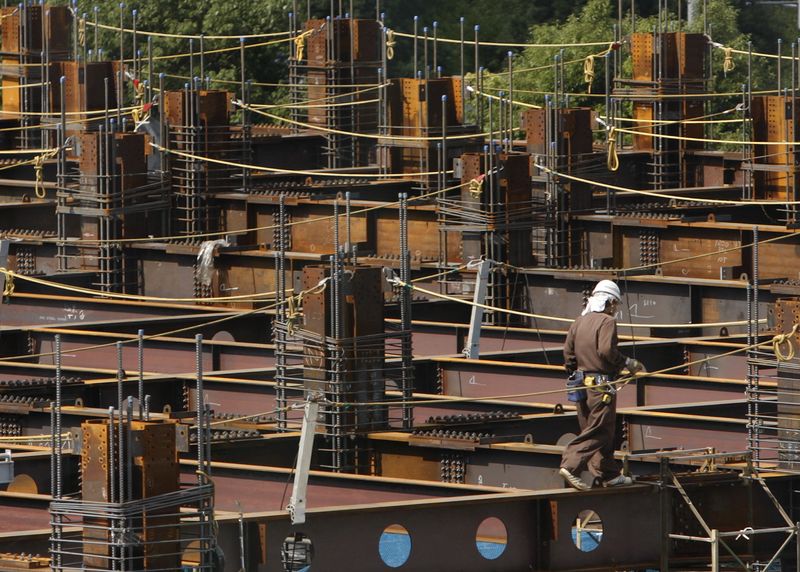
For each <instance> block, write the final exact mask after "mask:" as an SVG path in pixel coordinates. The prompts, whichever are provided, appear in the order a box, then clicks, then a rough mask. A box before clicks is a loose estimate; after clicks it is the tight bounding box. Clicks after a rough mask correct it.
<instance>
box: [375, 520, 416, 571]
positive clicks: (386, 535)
mask: <svg viewBox="0 0 800 572" xmlns="http://www.w3.org/2000/svg"><path fill="white" fill-rule="evenodd" d="M378 553H379V554H380V556H381V560H383V563H384V564H386V565H387V566H389V567H390V568H400V566H402V565H403V564H405V563H406V562H407V561H408V558H409V557H410V556H411V535H410V534H409V533H408V530H407V529H406V527H404V526H402V525H400V524H390V525H389V526H387V527H386V528H384V529H383V533H382V534H381V538H380V540H379V541H378Z"/></svg>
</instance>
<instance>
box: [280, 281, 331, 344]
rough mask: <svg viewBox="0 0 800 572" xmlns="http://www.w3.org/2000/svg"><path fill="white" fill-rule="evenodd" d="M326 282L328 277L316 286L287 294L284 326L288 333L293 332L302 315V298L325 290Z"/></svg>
mask: <svg viewBox="0 0 800 572" xmlns="http://www.w3.org/2000/svg"><path fill="white" fill-rule="evenodd" d="M327 284H328V279H327V278H326V279H324V280H322V281H321V282H320V283H319V284H317V285H316V286H314V287H312V288H309V289H308V290H303V291H302V292H300V293H299V294H297V295H296V296H289V297H288V298H287V299H286V305H287V308H286V328H287V330H288V332H289V333H290V334H292V335H293V334H294V333H295V331H296V330H297V324H298V323H299V322H300V318H302V317H303V298H305V297H306V296H308V295H310V294H321V293H322V292H324V291H325V287H326V286H327Z"/></svg>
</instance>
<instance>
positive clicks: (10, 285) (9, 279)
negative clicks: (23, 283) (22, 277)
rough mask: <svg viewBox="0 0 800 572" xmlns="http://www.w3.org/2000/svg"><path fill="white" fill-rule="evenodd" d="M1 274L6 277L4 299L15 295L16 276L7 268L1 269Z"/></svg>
mask: <svg viewBox="0 0 800 572" xmlns="http://www.w3.org/2000/svg"><path fill="white" fill-rule="evenodd" d="M0 273H2V274H5V275H6V284H5V286H4V287H3V297H4V298H8V297H9V296H13V295H14V276H13V274H12V273H11V272H9V271H8V270H6V269H5V268H2V267H0Z"/></svg>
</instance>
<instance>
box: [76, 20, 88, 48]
mask: <svg viewBox="0 0 800 572" xmlns="http://www.w3.org/2000/svg"><path fill="white" fill-rule="evenodd" d="M78 43H79V44H80V45H81V47H83V46H85V45H86V18H81V19H80V20H78Z"/></svg>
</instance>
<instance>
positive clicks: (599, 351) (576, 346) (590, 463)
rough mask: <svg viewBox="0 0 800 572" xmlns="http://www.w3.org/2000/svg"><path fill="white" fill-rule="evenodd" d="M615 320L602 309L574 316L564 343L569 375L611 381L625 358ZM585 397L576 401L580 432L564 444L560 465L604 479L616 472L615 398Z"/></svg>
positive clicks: (593, 393)
mask: <svg viewBox="0 0 800 572" xmlns="http://www.w3.org/2000/svg"><path fill="white" fill-rule="evenodd" d="M617 346H618V340H617V322H616V320H615V319H614V318H613V316H609V315H608V314H606V313H603V312H589V313H588V314H586V315H585V316H580V317H578V319H576V320H575V321H574V322H573V323H572V326H571V327H570V329H569V332H568V333H567V340H566V343H565V344H564V365H565V367H566V368H567V371H568V372H569V373H570V374H571V373H572V372H574V371H575V370H581V371H583V372H585V373H586V374H605V375H608V376H609V377H610V378H611V379H612V380H613V379H614V378H615V377H616V376H617V374H618V373H619V372H620V370H621V369H622V368H623V367H625V360H626V357H625V356H624V355H623V354H621V353H620V351H619V349H618V347H617ZM586 393H587V399H586V400H583V401H579V402H577V403H576V404H575V405H576V407H577V412H578V425H579V426H580V430H581V432H580V435H578V436H577V437H575V439H573V440H572V442H571V443H570V444H569V445H567V448H566V449H565V450H564V455H563V456H562V458H561V466H562V467H563V468H565V469H567V470H568V471H569V472H570V473H572V474H573V475H576V476H579V475H580V474H581V472H582V471H583V470H584V469H585V468H587V467H588V469H589V472H590V473H591V474H592V476H593V477H600V478H601V479H602V480H604V481H606V480H609V479H613V478H614V477H616V476H618V475H619V473H620V464H619V462H617V461H616V460H615V459H614V433H615V431H616V424H617V398H616V395H614V396H612V397H611V402H610V403H608V404H606V403H603V402H602V396H603V394H602V393H601V392H599V391H592V390H591V389H589V390H587V392H586Z"/></svg>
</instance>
